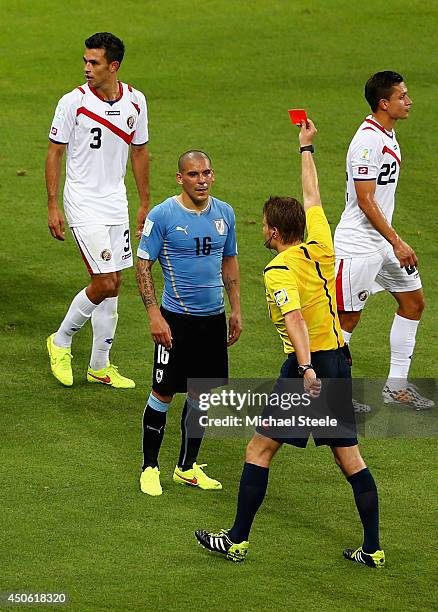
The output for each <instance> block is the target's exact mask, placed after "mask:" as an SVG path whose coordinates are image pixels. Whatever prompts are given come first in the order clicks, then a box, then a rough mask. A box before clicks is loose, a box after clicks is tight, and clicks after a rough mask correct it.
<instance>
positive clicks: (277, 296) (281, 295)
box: [274, 289, 289, 307]
mask: <svg viewBox="0 0 438 612" xmlns="http://www.w3.org/2000/svg"><path fill="white" fill-rule="evenodd" d="M274 300H275V303H276V304H277V306H279V307H281V306H284V305H285V304H287V303H288V301H289V296H288V294H287V291H286V289H279V290H278V291H274Z"/></svg>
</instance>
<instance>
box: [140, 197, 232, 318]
mask: <svg viewBox="0 0 438 612" xmlns="http://www.w3.org/2000/svg"><path fill="white" fill-rule="evenodd" d="M235 223H236V221H235V216H234V211H233V209H232V208H231V206H230V205H229V204H227V203H226V202H222V201H221V200H218V199H216V198H213V197H210V202H209V204H208V206H207V208H206V209H205V210H203V211H202V212H201V213H198V212H196V211H194V210H189V209H187V208H185V207H184V206H183V205H182V204H180V203H179V202H178V200H177V199H176V198H175V197H172V198H168V199H167V200H164V202H162V203H161V204H158V205H157V206H155V207H154V208H153V209H152V210H151V211H150V213H149V215H148V217H147V219H146V222H145V224H144V228H143V234H142V237H141V241H140V244H139V247H138V250H137V256H138V257H140V258H141V259H151V260H155V259H158V260H159V262H160V264H161V267H162V269H163V274H164V293H163V298H162V304H163V307H164V308H166V310H171V311H172V312H180V313H184V314H192V315H212V314H218V313H221V312H223V311H224V286H223V282H222V258H223V257H224V256H225V257H227V256H234V255H237V244H236V230H235Z"/></svg>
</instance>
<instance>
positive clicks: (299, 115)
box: [287, 108, 307, 125]
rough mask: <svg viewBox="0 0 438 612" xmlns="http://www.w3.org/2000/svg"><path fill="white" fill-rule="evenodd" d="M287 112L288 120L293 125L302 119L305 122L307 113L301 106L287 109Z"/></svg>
mask: <svg viewBox="0 0 438 612" xmlns="http://www.w3.org/2000/svg"><path fill="white" fill-rule="evenodd" d="M287 112H288V113H289V117H290V120H291V121H292V123H294V124H295V125H301V122H302V121H305V122H306V123H307V114H306V111H305V110H304V109H302V108H295V109H292V110H288V111H287Z"/></svg>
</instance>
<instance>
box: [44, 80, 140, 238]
mask: <svg viewBox="0 0 438 612" xmlns="http://www.w3.org/2000/svg"><path fill="white" fill-rule="evenodd" d="M119 91H120V95H119V98H118V99H117V100H111V101H106V100H104V99H103V98H102V97H100V96H99V94H98V93H97V91H95V89H94V88H93V87H90V86H89V85H88V83H86V84H85V85H82V86H81V87H77V88H76V89H74V90H73V91H71V92H70V93H68V94H66V95H65V96H63V97H62V98H61V100H60V101H59V103H58V106H57V108H56V111H55V116H54V118H53V122H52V126H51V128H50V134H49V138H50V140H51V141H52V142H55V143H58V144H66V145H67V167H66V180H65V185H64V210H65V214H66V216H67V220H68V223H69V225H70V226H71V227H77V226H81V225H96V224H103V225H119V224H122V223H126V222H127V221H129V218H128V200H127V197H126V187H125V183H124V177H125V173H126V163H127V160H128V154H129V145H130V144H133V145H142V144H146V143H147V141H148V119H147V107H146V100H145V97H144V95H143V94H142V93H141V92H140V91H137V90H136V89H133V88H132V87H131V86H130V85H126V84H125V83H120V82H119Z"/></svg>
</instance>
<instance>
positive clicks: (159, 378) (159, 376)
mask: <svg viewBox="0 0 438 612" xmlns="http://www.w3.org/2000/svg"><path fill="white" fill-rule="evenodd" d="M155 378H156V381H157V383H160V382H161V381H162V380H163V370H157V371H156V372H155Z"/></svg>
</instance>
